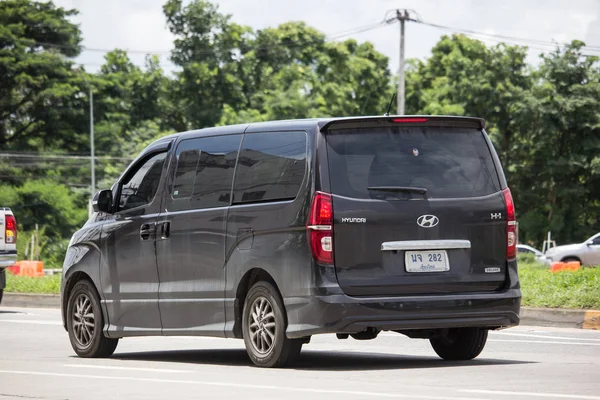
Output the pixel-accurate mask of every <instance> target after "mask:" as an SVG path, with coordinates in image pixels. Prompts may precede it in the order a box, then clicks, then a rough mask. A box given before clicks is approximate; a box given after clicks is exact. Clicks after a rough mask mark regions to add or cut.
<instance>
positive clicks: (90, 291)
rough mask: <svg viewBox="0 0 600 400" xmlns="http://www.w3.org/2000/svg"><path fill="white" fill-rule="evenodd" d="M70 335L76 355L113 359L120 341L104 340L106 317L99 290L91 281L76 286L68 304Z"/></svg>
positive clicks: (105, 338)
mask: <svg viewBox="0 0 600 400" xmlns="http://www.w3.org/2000/svg"><path fill="white" fill-rule="evenodd" d="M66 319H67V331H68V332H69V340H70V341H71V346H72V347H73V350H75V353H76V354H77V355H78V356H79V357H84V358H104V357H110V356H111V355H112V354H113V353H114V351H115V349H116V348H117V344H118V343H119V339H111V338H107V337H106V336H104V332H102V329H103V328H104V316H103V315H102V310H101V309H100V299H99V297H98V293H97V292H96V288H95V287H94V285H93V284H92V283H90V282H89V281H87V280H81V281H79V282H77V283H76V284H75V286H74V287H73V289H72V290H71V293H70V294H69V299H68V303H67V314H66Z"/></svg>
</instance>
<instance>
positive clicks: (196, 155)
mask: <svg viewBox="0 0 600 400" xmlns="http://www.w3.org/2000/svg"><path fill="white" fill-rule="evenodd" d="M241 137H242V135H227V136H214V137H206V138H198V139H188V140H184V141H182V142H181V143H180V144H179V146H177V151H176V153H175V154H176V157H177V166H176V169H175V178H174V181H173V186H172V193H171V195H172V198H173V200H174V201H173V202H171V205H170V206H169V209H170V210H178V209H179V210H181V209H189V208H192V209H200V208H211V207H223V206H228V205H229V204H230V198H231V184H232V181H233V171H234V169H235V160H236V158H237V154H238V150H239V147H240V140H241Z"/></svg>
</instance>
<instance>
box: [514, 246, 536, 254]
mask: <svg viewBox="0 0 600 400" xmlns="http://www.w3.org/2000/svg"><path fill="white" fill-rule="evenodd" d="M517 252H518V253H533V251H531V250H529V249H526V248H523V247H517Z"/></svg>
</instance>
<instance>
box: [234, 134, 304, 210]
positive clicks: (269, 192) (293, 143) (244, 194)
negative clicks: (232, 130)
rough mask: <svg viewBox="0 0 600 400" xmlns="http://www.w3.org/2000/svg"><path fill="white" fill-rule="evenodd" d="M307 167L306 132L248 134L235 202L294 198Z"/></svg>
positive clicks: (236, 186)
mask: <svg viewBox="0 0 600 400" xmlns="http://www.w3.org/2000/svg"><path fill="white" fill-rule="evenodd" d="M305 171H306V133H305V132H269V133H251V134H246V135H245V136H244V141H243V144H242V151H241V153H240V157H239V161H238V166H237V170H236V175H235V184H234V196H233V202H234V203H237V204H240V203H254V202H261V201H276V200H292V199H294V198H295V197H296V196H297V195H298V191H299V190H300V186H301V185H302V181H303V180H304V175H305Z"/></svg>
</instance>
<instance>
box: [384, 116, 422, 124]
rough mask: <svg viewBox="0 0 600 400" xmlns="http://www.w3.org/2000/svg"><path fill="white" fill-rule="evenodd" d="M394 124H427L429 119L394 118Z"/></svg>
mask: <svg viewBox="0 0 600 400" xmlns="http://www.w3.org/2000/svg"><path fill="white" fill-rule="evenodd" d="M392 122H397V123H402V122H407V123H411V122H412V123H415V122H427V118H414V117H413V118H394V119H392Z"/></svg>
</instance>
